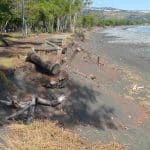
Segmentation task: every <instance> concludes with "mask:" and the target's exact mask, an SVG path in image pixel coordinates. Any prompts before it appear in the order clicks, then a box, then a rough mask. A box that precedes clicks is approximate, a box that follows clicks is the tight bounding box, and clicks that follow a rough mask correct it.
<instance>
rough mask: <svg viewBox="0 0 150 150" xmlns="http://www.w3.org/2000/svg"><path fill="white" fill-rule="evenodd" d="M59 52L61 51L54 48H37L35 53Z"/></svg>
mask: <svg viewBox="0 0 150 150" xmlns="http://www.w3.org/2000/svg"><path fill="white" fill-rule="evenodd" d="M58 50H60V49H59V48H55V47H52V48H50V47H36V48H34V51H36V52H46V53H50V52H52V51H58Z"/></svg>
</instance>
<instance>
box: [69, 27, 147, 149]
mask: <svg viewBox="0 0 150 150" xmlns="http://www.w3.org/2000/svg"><path fill="white" fill-rule="evenodd" d="M102 32H103V30H102V29H96V30H94V31H92V32H89V33H88V34H87V35H88V39H87V40H86V41H85V42H80V45H81V46H82V47H83V48H84V49H86V50H88V51H89V52H90V53H93V54H95V55H94V56H95V57H96V56H100V62H101V64H100V65H96V63H94V61H93V60H94V56H93V58H90V57H87V55H86V53H85V52H80V53H79V54H78V55H77V56H76V57H75V58H74V60H73V62H72V68H71V69H73V67H74V68H77V69H78V71H79V72H82V73H84V74H86V75H87V76H90V75H91V74H92V75H95V76H96V80H90V79H86V78H85V77H83V76H82V75H81V74H80V75H79V74H76V75H75V74H72V77H73V78H74V80H75V83H76V85H77V86H76V87H74V88H73V89H72V92H73V94H72V97H71V99H70V100H69V104H68V105H67V107H66V109H67V110H68V112H69V113H68V114H69V116H71V117H70V118H71V119H72V121H73V124H71V126H72V127H73V128H74V129H75V131H77V132H78V133H79V134H80V135H81V136H83V137H85V138H86V139H87V140H88V141H89V142H95V141H102V142H106V143H108V142H109V141H110V140H112V139H113V137H115V138H116V139H117V141H119V142H120V143H121V144H126V145H127V146H128V149H130V150H149V149H150V120H149V117H150V109H149V103H150V97H149V96H150V78H149V75H150V68H149V58H147V57H148V55H147V54H146V53H145V51H147V52H149V51H148V49H149V47H150V46H148V45H147V44H145V43H132V42H131V41H130V43H128V42H125V43H123V42H115V43H111V42H110V43H109V41H113V40H115V39H116V37H114V36H110V35H109V36H106V33H102ZM118 36H119V35H118ZM141 49H142V50H143V51H142V50H141ZM90 56H92V54H90ZM70 118H69V119H66V120H67V121H68V120H69V121H68V122H71V119H70ZM75 119H76V120H78V121H79V123H75V122H74V120H75Z"/></svg>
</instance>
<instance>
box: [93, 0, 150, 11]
mask: <svg viewBox="0 0 150 150" xmlns="http://www.w3.org/2000/svg"><path fill="white" fill-rule="evenodd" d="M92 6H93V7H113V8H120V9H126V10H150V0H93V5H92Z"/></svg>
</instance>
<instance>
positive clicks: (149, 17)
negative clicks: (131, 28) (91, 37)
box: [84, 7, 150, 22]
mask: <svg viewBox="0 0 150 150" xmlns="http://www.w3.org/2000/svg"><path fill="white" fill-rule="evenodd" d="M89 12H91V13H94V14H95V15H97V16H99V17H100V18H104V19H110V18H116V19H128V20H136V21H137V20H138V21H144V22H150V10H134V11H133V10H121V9H116V8H112V7H101V8H99V7H91V8H86V9H85V10H84V13H85V14H86V13H89Z"/></svg>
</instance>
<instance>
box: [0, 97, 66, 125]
mask: <svg viewBox="0 0 150 150" xmlns="http://www.w3.org/2000/svg"><path fill="white" fill-rule="evenodd" d="M65 99H66V97H65V96H64V95H61V96H59V97H58V99H56V100H52V101H49V100H46V99H43V98H40V97H35V96H33V97H32V101H31V102H30V103H26V105H24V107H22V109H20V110H19V111H17V112H15V113H13V114H12V115H10V116H8V117H6V118H5V121H7V120H10V119H13V118H16V117H17V116H19V115H21V114H23V113H24V112H25V111H28V113H27V123H31V122H32V121H33V119H34V113H35V109H36V106H37V105H38V104H39V105H44V106H51V107H56V106H58V105H59V104H61V102H62V101H64V100H65ZM1 102H3V101H1ZM5 104H6V105H9V106H12V105H13V103H12V102H11V103H5Z"/></svg>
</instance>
